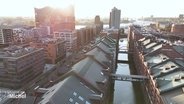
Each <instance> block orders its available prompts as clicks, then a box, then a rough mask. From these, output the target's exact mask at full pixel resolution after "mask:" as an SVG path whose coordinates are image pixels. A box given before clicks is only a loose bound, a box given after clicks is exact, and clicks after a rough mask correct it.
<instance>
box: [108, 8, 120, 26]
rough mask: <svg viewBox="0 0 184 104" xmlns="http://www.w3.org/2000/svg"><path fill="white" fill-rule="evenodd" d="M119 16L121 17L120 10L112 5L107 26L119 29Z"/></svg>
mask: <svg viewBox="0 0 184 104" xmlns="http://www.w3.org/2000/svg"><path fill="white" fill-rule="evenodd" d="M120 17H121V10H118V9H117V8H116V7H114V8H113V9H112V11H111V12H110V19H109V28H115V29H119V27H120Z"/></svg>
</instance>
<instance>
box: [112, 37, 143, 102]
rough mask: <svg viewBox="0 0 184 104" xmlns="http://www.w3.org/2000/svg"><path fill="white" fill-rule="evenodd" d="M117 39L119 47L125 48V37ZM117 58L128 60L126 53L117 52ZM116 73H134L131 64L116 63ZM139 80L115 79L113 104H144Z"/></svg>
mask: <svg viewBox="0 0 184 104" xmlns="http://www.w3.org/2000/svg"><path fill="white" fill-rule="evenodd" d="M121 40H123V41H119V48H120V50H121V49H127V47H126V46H127V39H126V38H123V39H121ZM118 59H119V60H128V55H127V54H122V53H121V54H119V55H118ZM116 74H125V75H131V74H136V71H135V70H134V67H133V65H132V64H124V63H118V65H117V71H116ZM140 83H141V82H128V81H115V82H114V98H113V104H145V103H144V99H143V94H142V91H141V88H140Z"/></svg>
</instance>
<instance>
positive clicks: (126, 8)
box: [0, 0, 184, 19]
mask: <svg viewBox="0 0 184 104" xmlns="http://www.w3.org/2000/svg"><path fill="white" fill-rule="evenodd" d="M70 4H73V5H74V8H75V17H76V18H77V19H78V18H94V17H95V16H96V15H100V17H102V18H109V13H110V11H111V9H112V8H113V7H117V8H118V9H120V10H121V11H122V15H121V18H123V17H124V18H126V17H128V18H141V17H150V16H151V15H153V16H154V17H178V16H179V14H184V7H183V6H182V3H181V0H175V1H168V0H162V1H159V0H154V1H153V0H139V1H135V0H115V1H114V0H109V1H105V0H100V1H97V0H90V1H87V0H62V1H60V0H27V1H26V0H16V1H12V0H5V1H3V2H2V3H1V4H0V16H15V17H17V16H24V17H34V8H36V7H38V8H40V7H45V6H51V7H56V8H57V7H60V8H64V7H66V6H69V5H70Z"/></svg>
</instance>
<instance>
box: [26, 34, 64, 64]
mask: <svg viewBox="0 0 184 104" xmlns="http://www.w3.org/2000/svg"><path fill="white" fill-rule="evenodd" d="M30 46H32V47H37V48H44V51H45V52H44V53H46V56H47V57H46V63H48V64H57V63H58V62H60V61H63V59H64V58H65V56H66V47H65V41H64V40H62V39H52V38H40V39H39V40H37V41H33V42H30Z"/></svg>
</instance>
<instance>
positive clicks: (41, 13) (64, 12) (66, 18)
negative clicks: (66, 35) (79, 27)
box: [35, 5, 75, 33]
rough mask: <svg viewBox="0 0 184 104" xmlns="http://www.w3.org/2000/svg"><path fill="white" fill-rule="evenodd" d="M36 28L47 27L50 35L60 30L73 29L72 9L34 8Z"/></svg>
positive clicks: (73, 17)
mask: <svg viewBox="0 0 184 104" xmlns="http://www.w3.org/2000/svg"><path fill="white" fill-rule="evenodd" d="M35 22H36V27H40V26H49V27H50V31H51V33H53V32H55V31H60V30H74V29H75V14H74V7H73V5H70V6H69V7H68V8H51V7H44V8H35Z"/></svg>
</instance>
